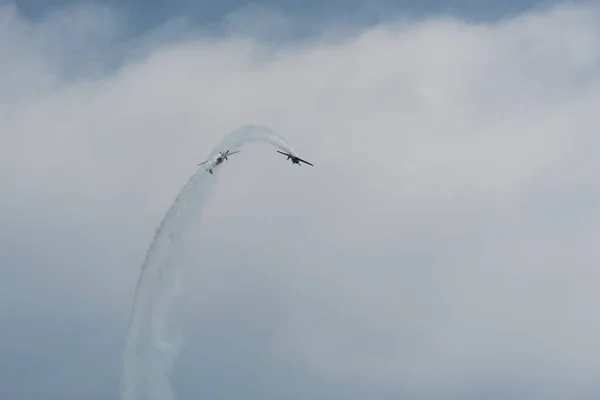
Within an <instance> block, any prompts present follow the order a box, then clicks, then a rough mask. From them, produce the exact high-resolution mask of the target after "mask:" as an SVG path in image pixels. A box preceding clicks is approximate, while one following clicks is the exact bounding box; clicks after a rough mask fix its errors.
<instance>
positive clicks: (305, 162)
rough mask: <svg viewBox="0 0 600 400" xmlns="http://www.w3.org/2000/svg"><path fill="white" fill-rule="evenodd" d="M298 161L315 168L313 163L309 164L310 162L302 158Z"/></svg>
mask: <svg viewBox="0 0 600 400" xmlns="http://www.w3.org/2000/svg"><path fill="white" fill-rule="evenodd" d="M298 161H302V162H303V163H304V164H308V165H310V166H311V167H314V165H312V164H311V163H309V162H308V161H304V160H303V159H301V158H300V157H298Z"/></svg>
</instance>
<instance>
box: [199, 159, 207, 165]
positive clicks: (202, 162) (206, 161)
mask: <svg viewBox="0 0 600 400" xmlns="http://www.w3.org/2000/svg"><path fill="white" fill-rule="evenodd" d="M207 162H208V160H206V161H204V162H201V163H200V164H198V166H201V165H202V164H206V163H207Z"/></svg>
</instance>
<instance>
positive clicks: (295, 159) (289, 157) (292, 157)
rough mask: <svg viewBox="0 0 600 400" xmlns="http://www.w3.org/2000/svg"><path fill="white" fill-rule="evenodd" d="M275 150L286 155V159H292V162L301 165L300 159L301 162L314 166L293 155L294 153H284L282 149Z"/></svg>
mask: <svg viewBox="0 0 600 400" xmlns="http://www.w3.org/2000/svg"><path fill="white" fill-rule="evenodd" d="M277 152H278V153H279V154H283V155H285V156H287V159H288V160H290V159H291V160H292V164H298V166H300V165H301V164H300V161H302V162H303V163H305V164H308V165H310V166H312V167H314V165H312V164H311V163H309V162H308V161H305V160H303V159H301V158H300V157H296V156H294V155H291V154H288V153H284V152H282V151H279V150H277Z"/></svg>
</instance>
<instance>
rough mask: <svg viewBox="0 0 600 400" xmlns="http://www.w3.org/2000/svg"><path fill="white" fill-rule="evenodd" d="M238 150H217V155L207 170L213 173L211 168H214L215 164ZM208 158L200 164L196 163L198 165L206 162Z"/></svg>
mask: <svg viewBox="0 0 600 400" xmlns="http://www.w3.org/2000/svg"><path fill="white" fill-rule="evenodd" d="M239 152H240V151H239V150H238V151H234V152H233V153H230V152H229V150H227V151H226V152H222V151H220V152H218V153H217V157H216V158H215V160H214V161H213V162H212V163H211V164H210V168H209V169H208V172H209V173H210V174H211V175H212V174H213V169H215V168H216V167H217V166H219V165H220V164H221V163H222V162H223V161H225V160H227V157H228V156H230V155H232V154H235V153H239ZM209 161H210V160H206V161H204V162H201V163H200V164H198V166H200V165H203V164H206V163H207V162H209Z"/></svg>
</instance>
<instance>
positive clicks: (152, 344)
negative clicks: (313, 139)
mask: <svg viewBox="0 0 600 400" xmlns="http://www.w3.org/2000/svg"><path fill="white" fill-rule="evenodd" d="M253 141H263V142H266V143H269V144H271V145H273V146H275V147H278V148H279V149H281V150H283V151H286V152H289V153H291V154H293V155H295V156H297V154H296V152H294V150H292V149H291V148H290V146H289V145H288V144H287V143H286V141H285V140H284V139H283V138H282V137H280V136H279V135H277V134H275V133H274V132H272V131H271V130H269V129H268V128H265V127H260V126H246V127H243V128H241V129H239V130H236V131H233V132H231V133H230V134H228V135H227V136H225V137H224V138H223V139H222V140H221V142H220V143H219V144H218V145H217V146H216V147H215V149H214V150H213V152H212V153H211V154H210V156H209V158H212V157H213V156H214V155H215V154H216V153H217V152H219V151H224V150H231V151H235V150H236V149H239V148H241V147H242V146H243V145H244V144H246V143H248V142H253ZM217 172H218V169H217V170H215V171H214V173H215V175H214V176H213V175H209V174H208V173H207V172H206V170H205V169H204V168H201V169H199V170H198V171H197V172H196V173H195V174H194V175H192V177H191V178H190V179H189V181H188V182H187V183H186V185H185V186H184V187H183V189H182V190H181V192H180V193H179V195H178V196H177V198H176V199H175V201H174V202H173V205H172V206H171V208H170V209H169V210H168V211H167V214H166V215H165V217H164V218H163V220H162V222H161V224H160V226H159V227H158V229H157V230H156V233H155V235H154V240H153V241H152V244H151V245H150V248H149V249H148V252H147V253H146V258H145V260H144V263H143V264H142V267H141V273H140V276H139V279H138V283H137V287H136V290H135V298H134V303H133V309H132V315H131V321H130V323H129V330H128V332H127V337H126V341H125V349H124V352H123V371H122V375H121V387H120V391H121V398H122V399H123V400H141V399H144V400H173V399H175V396H174V394H173V391H172V389H171V385H170V383H169V380H168V377H169V375H170V373H171V370H172V368H173V363H174V361H175V359H176V357H177V354H178V352H179V340H178V338H177V337H176V336H177V335H175V334H174V332H173V328H174V321H172V320H170V319H172V318H173V302H174V300H176V299H177V296H178V295H179V289H180V287H179V286H180V280H181V275H182V273H183V266H184V265H185V262H184V257H185V249H186V245H185V244H186V243H185V240H186V238H187V237H189V235H188V233H189V232H190V230H191V229H192V228H193V227H194V226H197V224H198V222H199V219H200V217H201V215H202V210H203V208H204V204H205V202H206V199H207V197H208V195H209V194H210V193H211V190H212V188H213V184H214V182H215V178H216V175H217Z"/></svg>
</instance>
